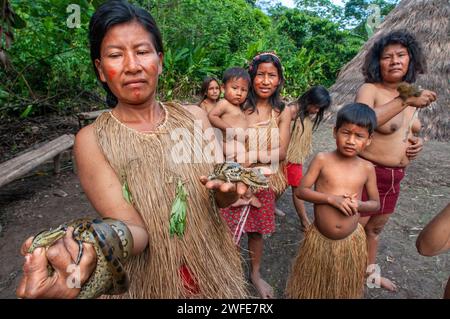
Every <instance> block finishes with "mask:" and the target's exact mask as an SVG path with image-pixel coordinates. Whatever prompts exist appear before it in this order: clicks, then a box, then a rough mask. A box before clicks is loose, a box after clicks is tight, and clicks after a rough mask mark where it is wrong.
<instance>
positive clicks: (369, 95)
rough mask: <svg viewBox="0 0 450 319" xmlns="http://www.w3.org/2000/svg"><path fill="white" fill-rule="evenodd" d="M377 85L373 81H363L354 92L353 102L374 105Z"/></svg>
mask: <svg viewBox="0 0 450 319" xmlns="http://www.w3.org/2000/svg"><path fill="white" fill-rule="evenodd" d="M377 90H378V89H377V87H376V85H375V84H374V83H364V84H363V85H361V86H360V87H359V89H358V91H357V92H356V98H355V102H358V103H364V104H367V105H369V106H370V107H374V104H375V97H376V92H377Z"/></svg>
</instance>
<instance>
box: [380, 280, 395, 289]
mask: <svg viewBox="0 0 450 319" xmlns="http://www.w3.org/2000/svg"><path fill="white" fill-rule="evenodd" d="M380 286H381V288H384V289H386V290H389V291H397V286H396V285H395V284H394V283H393V282H392V281H390V280H389V279H387V278H384V277H381V278H380Z"/></svg>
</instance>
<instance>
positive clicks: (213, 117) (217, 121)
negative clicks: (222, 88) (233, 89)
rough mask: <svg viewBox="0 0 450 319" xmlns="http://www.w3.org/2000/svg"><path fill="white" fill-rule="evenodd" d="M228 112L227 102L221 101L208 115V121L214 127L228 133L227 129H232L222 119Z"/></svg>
mask: <svg viewBox="0 0 450 319" xmlns="http://www.w3.org/2000/svg"><path fill="white" fill-rule="evenodd" d="M226 112H227V105H226V102H225V101H223V100H222V101H219V102H218V103H217V105H216V106H215V107H213V108H212V110H211V111H210V112H209V113H208V119H209V121H210V122H211V124H212V125H213V126H214V127H217V128H220V129H221V130H223V131H226V129H227V128H229V127H232V126H231V125H229V124H228V123H227V122H225V121H224V120H222V119H221V117H222V116H223V115H224V114H225V113H226Z"/></svg>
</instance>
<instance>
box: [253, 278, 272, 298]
mask: <svg viewBox="0 0 450 319" xmlns="http://www.w3.org/2000/svg"><path fill="white" fill-rule="evenodd" d="M250 280H251V282H252V284H253V286H255V288H256V291H257V292H258V294H259V295H260V297H261V298H262V299H273V298H274V296H273V288H272V287H271V286H270V285H269V284H268V283H267V282H266V281H265V280H264V279H262V278H261V276H260V275H259V274H252V275H250Z"/></svg>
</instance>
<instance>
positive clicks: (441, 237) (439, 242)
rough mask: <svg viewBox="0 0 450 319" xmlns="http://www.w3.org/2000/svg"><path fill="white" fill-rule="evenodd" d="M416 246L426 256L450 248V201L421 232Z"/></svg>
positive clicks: (434, 254) (437, 253)
mask: <svg viewBox="0 0 450 319" xmlns="http://www.w3.org/2000/svg"><path fill="white" fill-rule="evenodd" d="M416 246H417V250H418V251H419V253H420V254H421V255H424V256H436V255H439V254H441V253H443V252H446V251H447V250H449V249H450V203H449V204H447V206H446V207H445V208H444V209H443V210H442V211H441V212H440V213H439V214H438V215H436V216H435V217H434V218H433V219H432V220H431V221H430V222H429V223H428V225H426V226H425V228H424V229H423V230H422V231H421V232H420V234H419V237H418V238H417V241H416Z"/></svg>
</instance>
